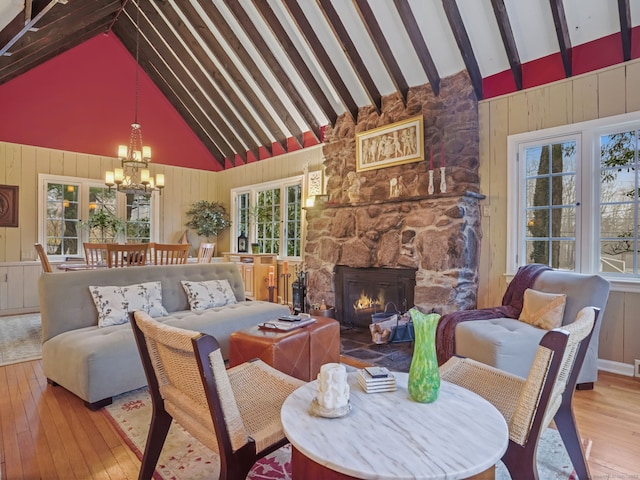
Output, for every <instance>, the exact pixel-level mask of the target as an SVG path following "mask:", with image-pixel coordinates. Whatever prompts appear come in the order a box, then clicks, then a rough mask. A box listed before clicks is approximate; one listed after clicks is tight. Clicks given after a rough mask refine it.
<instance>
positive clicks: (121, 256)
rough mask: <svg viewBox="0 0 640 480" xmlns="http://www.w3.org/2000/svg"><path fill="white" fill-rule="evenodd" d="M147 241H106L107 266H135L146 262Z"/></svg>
mask: <svg viewBox="0 0 640 480" xmlns="http://www.w3.org/2000/svg"><path fill="white" fill-rule="evenodd" d="M148 248H149V244H148V243H127V244H124V245H122V244H119V243H107V266H108V267H109V268H116V267H137V266H140V265H145V264H146V263H147V249H148Z"/></svg>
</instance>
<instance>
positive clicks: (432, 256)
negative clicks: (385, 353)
mask: <svg viewBox="0 0 640 480" xmlns="http://www.w3.org/2000/svg"><path fill="white" fill-rule="evenodd" d="M419 114H422V115H423V117H424V144H425V157H426V159H425V160H423V161H419V162H413V163H407V164H403V165H398V166H393V167H387V168H380V169H377V170H368V171H361V172H356V153H355V148H356V142H355V135H356V133H358V132H365V131H368V130H371V129H373V128H377V127H381V126H384V125H388V124H391V123H395V122H398V121H401V120H404V119H407V118H410V117H413V116H415V115H419ZM432 146H433V148H434V152H436V155H435V158H434V167H435V169H434V171H433V175H434V185H435V192H434V193H433V194H431V195H429V194H428V191H427V188H428V175H429V152H430V149H431V147H432ZM441 148H444V155H445V160H446V170H445V178H446V182H447V191H446V193H442V192H440V189H439V186H440V169H439V168H438V167H439V166H440V149H441ZM323 151H324V155H325V162H324V166H325V174H326V176H327V192H326V193H327V194H328V201H327V202H325V203H324V204H322V205H319V206H315V207H313V208H310V209H308V210H307V236H306V239H307V243H306V247H305V256H304V258H305V264H306V269H307V271H308V272H309V277H308V282H309V284H308V286H309V288H308V294H309V300H310V303H323V301H324V303H326V304H331V305H334V304H335V291H334V289H335V283H334V278H333V277H334V274H333V272H334V268H335V266H336V265H346V266H349V267H357V268H369V267H385V268H416V269H417V272H416V290H415V304H416V305H418V306H419V307H420V308H421V309H423V310H424V311H436V312H438V313H443V314H444V313H449V312H451V311H455V310H461V309H467V308H473V307H474V306H475V304H476V292H477V271H478V258H479V250H480V240H481V236H482V234H481V230H480V205H479V198H481V196H480V195H478V193H479V192H478V189H479V178H478V161H479V159H478V155H479V129H478V103H477V100H476V97H475V94H474V91H473V87H472V85H471V82H470V80H469V77H468V75H467V74H466V72H462V73H459V74H457V75H454V76H452V77H448V78H445V79H442V81H441V83H440V95H439V96H435V95H434V94H433V92H432V90H431V87H430V86H429V85H424V86H419V87H412V88H411V89H410V90H409V92H408V95H407V102H406V105H405V104H404V102H403V101H402V98H401V96H400V95H399V94H394V95H389V96H386V97H384V98H383V99H382V108H381V113H380V114H378V112H377V111H376V110H375V108H374V107H363V108H361V109H360V111H359V113H358V121H357V123H354V121H353V119H352V118H351V116H350V115H349V114H348V113H347V114H344V115H342V116H340V117H339V118H338V119H337V120H336V123H335V125H334V126H333V127H329V128H327V130H326V132H325V143H324V150H323ZM350 172H354V173H355V175H356V177H355V178H356V181H357V183H358V184H359V189H358V192H357V195H354V192H353V188H352V189H351V191H350V187H351V186H352V185H353V181H354V177H353V174H350V175H349V173H350ZM349 177H351V178H349ZM392 181H393V182H394V183H395V184H396V185H398V187H399V188H398V190H397V191H396V193H395V195H392V194H391V189H390V182H392ZM398 191H399V193H398Z"/></svg>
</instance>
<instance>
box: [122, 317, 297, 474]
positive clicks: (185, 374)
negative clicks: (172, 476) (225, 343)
mask: <svg viewBox="0 0 640 480" xmlns="http://www.w3.org/2000/svg"><path fill="white" fill-rule="evenodd" d="M131 324H132V327H133V331H134V334H135V338H136V342H137V344H138V349H139V351H140V356H141V358H142V364H143V366H144V370H145V373H146V376H147V381H148V382H149V390H150V392H151V398H152V403H153V416H152V419H151V427H150V429H149V434H148V437H147V445H146V447H145V452H144V456H143V459H142V465H141V468H140V474H139V477H138V478H140V479H145V480H146V479H151V478H152V476H153V472H154V469H155V467H156V463H157V461H158V457H159V455H160V452H161V451H162V446H163V445H164V441H165V438H166V436H167V432H168V430H169V427H170V425H171V421H172V420H174V419H175V421H176V422H178V423H179V424H180V425H182V427H183V428H184V429H185V430H187V431H188V432H189V433H191V434H192V435H193V436H194V437H195V438H197V439H198V440H199V441H200V442H202V443H203V444H204V445H206V446H207V447H209V448H210V449H212V450H214V451H216V452H218V454H219V455H220V476H219V478H221V479H240V478H245V477H246V476H247V474H248V472H249V470H250V469H251V467H252V466H253V464H254V463H255V461H256V460H257V459H258V458H261V457H263V456H264V455H267V454H269V453H271V452H272V451H274V450H276V449H277V448H279V447H281V446H282V445H284V444H285V443H286V442H287V440H286V438H285V436H284V433H283V431H282V424H281V423H280V408H281V406H282V403H283V402H284V400H285V399H286V398H287V396H289V394H290V393H292V392H293V391H294V390H295V389H296V388H298V387H299V386H301V385H303V383H304V382H302V381H300V380H298V379H296V378H293V377H290V376H288V375H286V374H284V373H281V372H279V371H277V370H275V369H274V368H272V367H270V366H268V365H267V364H266V363H264V362H262V361H261V360H255V361H251V362H247V363H243V364H241V365H238V366H236V367H233V368H231V369H229V370H226V369H225V365H224V360H223V358H222V354H221V352H220V347H219V345H218V342H217V341H216V339H215V338H214V337H212V336H210V335H205V334H199V333H197V332H193V331H190V330H184V329H180V328H176V327H173V326H169V325H165V324H163V323H160V322H157V321H156V320H154V319H152V318H151V317H150V316H149V315H147V314H146V313H144V312H140V311H137V312H134V313H132V314H131ZM213 473H214V472H212V477H213V476H214V475H213Z"/></svg>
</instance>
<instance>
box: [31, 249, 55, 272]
mask: <svg viewBox="0 0 640 480" xmlns="http://www.w3.org/2000/svg"><path fill="white" fill-rule="evenodd" d="M34 246H35V247H36V252H37V253H38V257H39V258H40V263H41V264H42V270H43V271H44V272H47V273H51V272H53V269H52V268H51V263H49V257H48V256H47V252H45V250H44V247H43V246H42V244H41V243H36V244H35V245H34Z"/></svg>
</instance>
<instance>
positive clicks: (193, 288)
mask: <svg viewBox="0 0 640 480" xmlns="http://www.w3.org/2000/svg"><path fill="white" fill-rule="evenodd" d="M181 283H182V287H183V288H184V291H185V293H186V294H187V298H188V300H189V306H190V307H191V310H192V311H198V310H206V309H207V308H214V307H224V306H225V305H229V304H232V303H238V301H237V300H236V296H235V295H234V293H233V290H232V288H231V284H230V283H229V280H209V281H207V282H189V281H187V280H182V282H181Z"/></svg>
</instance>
